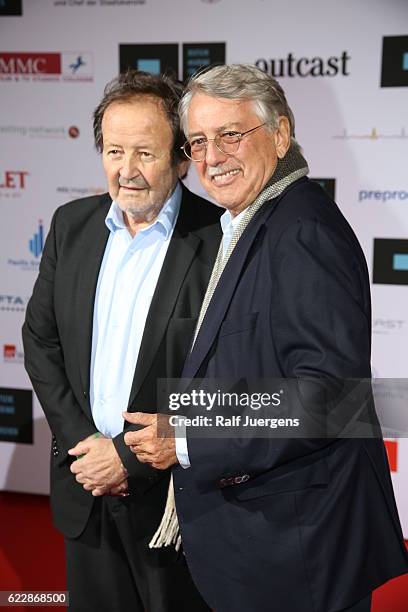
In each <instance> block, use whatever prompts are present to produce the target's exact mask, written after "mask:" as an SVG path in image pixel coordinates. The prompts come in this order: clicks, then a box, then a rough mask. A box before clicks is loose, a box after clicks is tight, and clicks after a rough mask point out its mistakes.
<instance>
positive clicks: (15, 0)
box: [0, 0, 23, 17]
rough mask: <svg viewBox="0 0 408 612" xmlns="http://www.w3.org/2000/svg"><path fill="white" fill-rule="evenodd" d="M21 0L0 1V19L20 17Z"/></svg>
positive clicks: (21, 9) (21, 11) (21, 12)
mask: <svg viewBox="0 0 408 612" xmlns="http://www.w3.org/2000/svg"><path fill="white" fill-rule="evenodd" d="M22 5H23V0H0V17H3V16H4V17H21V15H22V14H23V6H22Z"/></svg>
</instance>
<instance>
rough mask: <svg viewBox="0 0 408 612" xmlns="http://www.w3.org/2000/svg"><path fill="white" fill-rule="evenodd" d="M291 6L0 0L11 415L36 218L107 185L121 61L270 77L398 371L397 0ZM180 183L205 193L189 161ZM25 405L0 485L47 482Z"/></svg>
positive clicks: (30, 487)
mask: <svg viewBox="0 0 408 612" xmlns="http://www.w3.org/2000/svg"><path fill="white" fill-rule="evenodd" d="M296 7H297V8H296V15H294V13H293V7H289V6H284V5H282V6H281V7H280V9H279V23H277V21H276V7H274V6H272V3H270V2H265V1H263V0H254V1H253V2H248V0H172V2H168V1H167V0H36V2H31V1H30V0H0V40H1V44H0V111H1V112H0V139H1V142H2V154H1V156H0V215H1V218H2V220H3V224H2V230H1V233H2V239H1V240H0V345H2V347H3V348H2V355H1V358H0V385H2V387H3V389H2V391H1V393H3V395H4V397H6V396H7V397H9V396H10V397H11V396H12V397H13V398H14V399H13V402H14V404H13V405H15V406H16V407H17V408H16V411H20V410H21V414H24V419H26V417H27V415H29V414H30V413H29V411H28V412H27V410H28V409H27V408H21V409H20V405H21V406H26V407H27V406H28V404H29V403H30V401H31V400H30V398H28V397H29V396H27V395H24V394H23V396H18V395H16V394H15V393H16V392H17V391H21V392H25V393H28V394H30V393H31V387H30V383H29V380H28V378H27V376H26V374H25V372H24V369H23V364H22V359H23V352H22V344H21V339H20V328H21V325H22V322H23V319H24V314H25V308H26V305H27V301H28V298H29V296H30V294H31V291H32V287H33V283H34V281H35V278H36V276H37V272H38V266H39V262H40V259H41V252H42V249H43V246H44V240H45V237H46V233H47V231H48V229H49V227H50V222H51V217H52V214H53V212H54V210H55V209H56V208H57V206H59V205H61V204H63V203H65V202H67V201H69V200H72V199H76V198H81V197H86V196H90V195H94V194H98V193H102V192H103V191H105V190H106V183H105V179H104V176H103V172H102V169H101V163H100V159H99V158H98V154H97V153H96V152H95V150H94V145H93V141H92V113H93V110H94V108H95V106H96V105H97V103H98V102H99V100H100V98H101V95H102V92H103V88H104V86H105V84H106V83H107V82H108V81H109V80H110V79H112V78H113V77H114V76H115V75H116V74H117V73H118V72H119V70H125V69H126V68H127V67H129V66H131V67H134V68H139V69H141V70H146V71H149V72H153V73H156V74H157V73H160V72H167V73H172V74H174V75H176V76H177V77H178V78H179V79H180V80H185V79H187V78H189V77H190V76H191V74H193V73H194V71H195V70H197V69H200V68H203V67H207V66H209V65H211V64H214V63H224V62H225V61H226V62H246V63H251V64H256V65H257V66H258V67H259V68H261V69H262V70H264V71H266V72H268V73H269V74H271V75H273V76H275V77H276V78H277V79H278V80H279V82H280V83H281V85H282V86H283V87H284V89H285V91H286V93H287V96H288V99H289V103H290V105H291V107H292V108H293V110H294V114H295V118H296V137H297V139H298V141H299V143H300V144H301V146H302V148H303V150H304V153H305V155H306V157H307V159H308V161H309V165H310V169H311V177H313V178H314V180H315V181H317V182H318V183H320V185H321V186H322V187H323V188H324V189H326V191H327V192H328V193H329V194H330V196H331V197H332V198H334V199H335V200H336V202H337V203H338V205H339V206H340V208H341V209H342V211H343V212H344V214H345V215H346V217H347V218H348V220H349V221H350V223H351V225H352V227H353V229H354V230H355V232H356V234H357V236H358V237H359V239H360V242H361V244H362V247H363V250H364V252H365V255H366V258H367V263H368V269H369V273H370V277H371V280H372V302H373V364H374V367H375V372H376V376H378V377H381V378H408V359H407V350H406V347H407V346H408V325H407V324H406V322H407V315H406V313H407V312H408V287H407V285H408V246H407V245H408V184H407V177H406V166H407V165H406V160H407V159H408V115H407V110H406V109H407V108H408V87H407V86H408V28H407V20H406V3H405V2H401V1H400V0H388V1H387V2H384V3H376V5H375V6H373V3H372V2H371V1H370V0H361V1H360V2H358V3H348V4H347V5H346V6H343V7H342V10H341V11H339V10H338V3H336V2H335V0H316V2H315V4H314V10H313V12H312V13H311V11H310V7H308V6H307V5H306V4H305V3H300V2H299V3H297V5H296ZM231 15H233V19H231ZM333 15H335V19H336V32H338V33H339V34H338V35H336V37H333ZM367 15H369V16H370V18H369V20H367ZM186 24H188V28H186ZM353 24H354V25H353ZM359 24H364V31H362V29H361V25H359ZM271 28H273V37H271ZM73 33H74V34H75V36H74V37H73ZM73 41H75V42H74V44H73ZM316 177H321V178H316ZM187 183H188V184H189V186H190V187H191V188H192V189H193V190H195V191H197V192H199V193H202V188H201V186H200V185H199V183H198V180H197V178H196V176H195V172H194V168H192V170H191V171H190V175H189V177H188V179H187ZM22 397H24V398H26V399H24V400H23V399H21V398H22ZM30 397H31V396H30ZM27 398H28V399H27ZM1 405H2V406H7V403H6V402H5V400H4V401H3V403H2V404H1ZM31 409H32V417H31V418H32V442H33V443H32V444H28V443H26V442H23V441H22V438H21V437H19V435H20V433H21V431H20V429H21V427H23V425H22V424H21V423H20V421H19V422H17V421H15V422H14V424H13V422H12V421H13V418H14V417H13V418H12V417H11V416H10V414H6V413H5V414H3V416H1V414H0V417H1V419H3V420H1V419H0V427H2V428H6V429H7V428H9V430H8V431H9V432H10V431H12V429H13V428H17V429H18V428H20V429H19V432H20V433H19V434H18V435H17V436H16V437H15V438H14V439H13V436H12V435H8V436H7V435H5V434H4V435H3V437H2V438H1V440H2V441H1V442H0V489H1V488H6V487H7V488H8V489H11V490H13V489H14V490H27V491H38V492H47V491H48V470H47V463H48V447H49V444H48V442H49V433H48V428H47V425H46V423H45V419H44V416H43V414H42V411H41V408H40V406H39V404H38V401H37V399H36V398H35V396H33V398H32V404H31ZM4 410H5V408H3V411H4ZM19 413H20V412H19ZM6 417H7V419H9V420H8V421H7V422H6V421H5V420H4V419H5V418H6ZM19 418H20V417H19ZM27 418H28V417H27ZM28 420H29V418H28ZM16 422H17V424H16ZM27 422H28V421H27ZM24 427H25V429H24V431H25V432H26V431H28V429H27V427H26V425H24ZM0 431H1V429H0ZM24 435H25V436H26V438H25V439H26V440H27V439H29V438H30V435H28V434H24ZM388 453H389V457H390V464H391V465H392V469H393V480H394V483H395V486H396V494H397V502H398V506H399V508H400V512H401V514H402V520H403V523H404V531H405V535H406V537H408V487H407V479H408V441H406V440H405V439H398V440H396V439H395V440H390V441H389V442H388ZM28 461H29V462H30V463H34V462H37V463H38V465H43V466H44V469H43V470H37V472H36V476H35V477H34V478H31V479H30V481H28V479H26V480H24V477H23V476H22V474H23V472H24V470H22V469H18V466H19V465H22V464H23V463H27V462H28ZM16 466H17V467H16Z"/></svg>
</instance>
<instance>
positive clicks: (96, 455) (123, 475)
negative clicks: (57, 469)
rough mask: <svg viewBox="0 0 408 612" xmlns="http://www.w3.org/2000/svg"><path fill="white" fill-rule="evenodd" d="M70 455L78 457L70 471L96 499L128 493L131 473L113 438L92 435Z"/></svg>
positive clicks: (71, 450) (70, 451) (73, 449)
mask: <svg viewBox="0 0 408 612" xmlns="http://www.w3.org/2000/svg"><path fill="white" fill-rule="evenodd" d="M68 454H69V455H74V456H76V457H77V461H74V462H73V463H72V465H71V468H70V469H71V472H72V473H73V474H75V478H76V481H77V482H79V483H80V484H82V486H83V487H84V489H85V491H92V495H94V496H96V497H97V496H99V495H106V494H107V493H111V492H112V491H113V494H115V495H116V494H121V493H122V492H126V491H127V476H128V473H127V470H126V469H125V468H124V467H123V465H122V462H121V460H120V457H119V455H118V453H117V452H116V449H115V446H114V444H113V441H112V440H111V439H109V438H105V437H103V436H99V437H96V436H95V435H92V436H89V437H88V438H85V440H82V441H81V442H78V444H77V445H76V446H74V448H71V449H70V450H69V451H68ZM81 455H83V456H81Z"/></svg>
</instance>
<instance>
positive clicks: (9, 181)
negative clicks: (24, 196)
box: [0, 170, 29, 189]
mask: <svg viewBox="0 0 408 612" xmlns="http://www.w3.org/2000/svg"><path fill="white" fill-rule="evenodd" d="M28 174H29V173H28V172H26V171H25V170H6V171H5V172H4V174H3V177H1V175H0V181H1V183H0V189H25V188H26V178H27V176H28Z"/></svg>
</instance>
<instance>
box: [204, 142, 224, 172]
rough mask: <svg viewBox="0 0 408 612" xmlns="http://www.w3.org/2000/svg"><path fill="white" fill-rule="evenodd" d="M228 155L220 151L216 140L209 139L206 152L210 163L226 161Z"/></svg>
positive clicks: (211, 164) (214, 164)
mask: <svg viewBox="0 0 408 612" xmlns="http://www.w3.org/2000/svg"><path fill="white" fill-rule="evenodd" d="M227 157H228V155H226V154H225V153H223V152H222V151H220V149H219V148H218V147H217V145H216V144H215V142H214V140H209V141H208V142H207V149H206V152H205V160H206V162H207V164H208V165H210V166H216V165H217V164H219V163H221V162H225V160H226V158H227Z"/></svg>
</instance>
